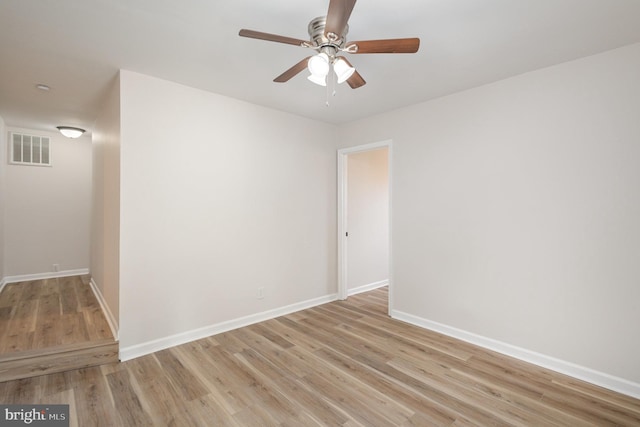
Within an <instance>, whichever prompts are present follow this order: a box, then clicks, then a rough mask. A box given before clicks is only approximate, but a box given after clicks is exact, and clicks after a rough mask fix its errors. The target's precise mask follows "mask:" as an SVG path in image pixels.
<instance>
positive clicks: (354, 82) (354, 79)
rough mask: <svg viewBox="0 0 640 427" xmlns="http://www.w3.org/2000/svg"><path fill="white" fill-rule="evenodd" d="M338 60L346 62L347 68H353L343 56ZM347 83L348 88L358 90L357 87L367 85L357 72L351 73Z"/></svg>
mask: <svg viewBox="0 0 640 427" xmlns="http://www.w3.org/2000/svg"><path fill="white" fill-rule="evenodd" d="M340 59H342V60H343V61H344V62H346V63H347V65H348V66H349V67H352V68H355V67H354V66H353V65H351V62H349V60H348V59H347V58H345V57H344V56H341V57H340ZM347 83H349V86H351V89H358V88H359V87H361V86H364V85H366V84H367V82H365V81H364V79H363V78H362V76H361V75H360V73H358V71H356V72H355V73H353V74H352V75H351V77H349V78H348V79H347Z"/></svg>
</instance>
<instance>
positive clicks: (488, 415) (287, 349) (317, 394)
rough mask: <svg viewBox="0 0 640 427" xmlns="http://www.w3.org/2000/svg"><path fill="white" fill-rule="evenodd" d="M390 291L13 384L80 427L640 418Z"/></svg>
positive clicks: (575, 422) (6, 395) (16, 398)
mask: <svg viewBox="0 0 640 427" xmlns="http://www.w3.org/2000/svg"><path fill="white" fill-rule="evenodd" d="M386 307H387V294H386V289H379V290H376V291H372V292H368V293H366V294H361V295H357V296H353V297H350V298H349V300H348V301H344V302H333V303H330V304H325V305H323V306H320V307H316V308H313V309H309V310H304V311H301V312H298V313H294V314H291V315H287V316H283V317H279V318H277V319H273V320H269V321H266V322H262V323H259V324H256V325H252V326H249V327H245V328H241V329H237V330H235V331H231V332H227V333H223V334H219V335H215V336H213V337H210V338H206V339H202V340H199V341H195V342H192V343H189V344H185V345H181V346H178V347H174V348H171V349H167V350H163V351H159V352H157V353H154V354H151V355H148V356H144V357H141V358H138V359H134V360H130V361H127V362H124V363H119V364H110V365H103V366H100V367H95V368H86V369H80V370H75V371H70V372H65V373H59V374H52V375H48V376H42V377H37V378H30V379H24V380H19V381H9V382H4V383H0V402H2V403H23V404H24V403H47V404H55V403H68V404H70V410H71V414H72V420H71V421H72V422H71V425H72V426H73V425H79V426H97V425H108V426H110V425H118V426H139V425H140V426H146V425H158V426H170V425H172V426H189V425H197V426H224V425H233V426H301V425H313V426H325V425H329V426H409V425H416V426H472V425H474V426H475V425H522V426H554V425H565V426H581V425H596V426H607V425H623V426H634V425H635V426H638V425H640V401H639V400H636V399H633V398H630V397H626V396H623V395H619V394H616V393H613V392H610V391H607V390H604V389H601V388H598V387H595V386H592V385H589V384H586V383H582V382H580V381H577V380H574V379H571V378H569V377H565V376H563V375H559V374H556V373H553V372H550V371H548V370H545V369H542V368H538V367H535V366H532V365H528V364H526V363H523V362H520V361H517V360H514V359H510V358H508V357H505V356H501V355H498V354H496V353H492V352H489V351H486V350H483V349H480V348H478V347H475V346H472V345H469V344H465V343H462V342H460V341H456V340H454V339H451V338H447V337H445V336H442V335H439V334H436V333H432V332H429V331H426V330H423V329H420V328H417V327H413V326H410V325H407V324H404V323H402V322H398V321H394V320H391V319H389V318H388V317H387V316H386V314H385V312H386Z"/></svg>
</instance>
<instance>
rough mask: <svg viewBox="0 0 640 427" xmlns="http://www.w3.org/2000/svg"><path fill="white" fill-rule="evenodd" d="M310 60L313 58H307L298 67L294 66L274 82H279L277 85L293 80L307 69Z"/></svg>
mask: <svg viewBox="0 0 640 427" xmlns="http://www.w3.org/2000/svg"><path fill="white" fill-rule="evenodd" d="M309 58H311V57H310V56H307V57H306V58H304V59H303V60H302V61H300V62H298V63H297V64H296V65H294V66H293V67H291V68H289V69H288V70H287V71H285V72H284V73H282V74H280V75H279V76H278V77H276V78H275V79H273V81H274V82H277V83H284V82H287V81H289V80H291V78H292V77H294V76H295V75H296V74H298V73H299V72H300V71H302V70H304V69H305V68H307V63H308V62H309Z"/></svg>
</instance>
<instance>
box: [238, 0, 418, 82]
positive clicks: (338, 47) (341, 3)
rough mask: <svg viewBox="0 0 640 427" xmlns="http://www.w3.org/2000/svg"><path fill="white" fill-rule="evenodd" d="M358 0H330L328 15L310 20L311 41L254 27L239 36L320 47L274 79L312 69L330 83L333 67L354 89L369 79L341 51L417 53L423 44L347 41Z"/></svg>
mask: <svg viewBox="0 0 640 427" xmlns="http://www.w3.org/2000/svg"><path fill="white" fill-rule="evenodd" d="M355 4H356V0H330V1H329V11H328V12H327V16H321V17H319V18H316V19H314V20H312V21H311V22H310V23H309V27H308V31H309V37H310V40H309V41H307V40H301V39H295V38H291V37H285V36H279V35H277V34H269V33H262V32H260V31H253V30H246V29H242V30H240V33H239V35H240V36H242V37H249V38H253V39H260V40H267V41H272V42H278V43H286V44H292V45H295V46H300V47H306V48H310V49H314V50H316V51H317V52H318V53H317V54H316V55H312V56H308V57H306V58H304V59H303V60H302V61H300V62H298V63H297V64H296V65H294V66H293V67H291V68H289V69H288V70H287V71H285V72H284V73H282V74H280V75H279V76H278V77H276V78H275V79H274V80H273V81H274V82H278V83H284V82H287V81H289V80H290V79H291V78H292V77H294V76H295V75H297V74H298V73H300V72H301V71H302V70H304V69H305V68H308V69H309V71H310V72H311V75H310V76H309V77H308V79H309V80H311V81H312V82H314V83H316V84H319V85H321V86H326V85H327V76H328V75H329V73H330V71H331V70H333V72H334V73H335V76H336V78H337V83H342V82H345V81H346V82H347V83H348V84H349V86H351V88H352V89H357V88H359V87H361V86H364V85H365V84H366V82H365V81H364V79H363V78H362V76H361V75H360V73H358V72H357V71H356V70H355V68H354V67H353V65H351V63H350V62H349V61H348V60H347V58H345V57H344V56H339V53H340V52H346V53H352V54H361V53H415V52H417V51H418V48H419V47H420V39H418V38H405V39H388V40H365V41H356V42H347V32H348V31H349V25H348V21H349V17H350V16H351V12H352V11H353V7H354V6H355Z"/></svg>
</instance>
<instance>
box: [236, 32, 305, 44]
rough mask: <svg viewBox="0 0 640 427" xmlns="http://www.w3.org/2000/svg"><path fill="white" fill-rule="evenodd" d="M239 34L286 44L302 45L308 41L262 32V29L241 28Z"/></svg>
mask: <svg viewBox="0 0 640 427" xmlns="http://www.w3.org/2000/svg"><path fill="white" fill-rule="evenodd" d="M238 35H239V36H241V37H249V38H251V39H259V40H266V41H270V42H278V43H286V44H292V45H295V46H302V45H303V44H304V43H308V41H307V40H300V39H294V38H292V37H285V36H279V35H277V34H269V33H261V32H260V31H253V30H245V29H242V30H240V32H239V33H238Z"/></svg>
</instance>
